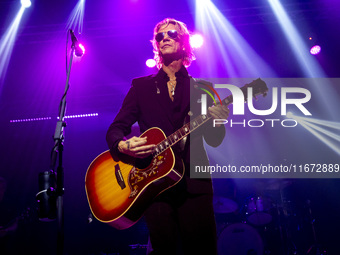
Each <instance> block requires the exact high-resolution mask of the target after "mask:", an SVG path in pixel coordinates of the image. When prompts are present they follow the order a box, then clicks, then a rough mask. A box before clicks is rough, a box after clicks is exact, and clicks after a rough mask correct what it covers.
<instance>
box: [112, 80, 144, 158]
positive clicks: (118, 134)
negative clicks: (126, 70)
mask: <svg viewBox="0 0 340 255" xmlns="http://www.w3.org/2000/svg"><path fill="white" fill-rule="evenodd" d="M137 95H138V93H137V87H136V86H135V84H134V81H132V86H131V88H130V90H129V92H128V93H127V95H126V97H125V99H124V101H123V104H122V107H121V108H120V110H119V112H118V114H117V116H116V117H115V119H114V121H113V123H112V124H111V125H110V127H109V129H108V131H107V133H106V142H107V144H108V146H109V149H110V152H111V155H112V157H113V158H114V159H116V158H119V157H120V156H121V153H120V152H119V150H118V143H119V142H120V141H122V140H124V138H125V136H127V135H128V134H130V133H131V126H132V125H133V124H134V123H135V122H136V121H138V116H139V107H138V97H137Z"/></svg>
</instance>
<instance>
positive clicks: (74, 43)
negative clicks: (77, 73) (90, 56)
mask: <svg viewBox="0 0 340 255" xmlns="http://www.w3.org/2000/svg"><path fill="white" fill-rule="evenodd" d="M69 31H70V35H71V40H72V46H71V47H74V54H75V55H76V56H77V57H81V56H82V55H83V54H84V50H83V49H82V48H81V46H80V43H79V42H78V39H77V37H76V35H75V34H74V32H73V30H72V29H70V30H69Z"/></svg>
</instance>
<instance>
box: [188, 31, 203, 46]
mask: <svg viewBox="0 0 340 255" xmlns="http://www.w3.org/2000/svg"><path fill="white" fill-rule="evenodd" d="M203 41H204V40H203V36H202V35H200V34H194V35H192V36H191V37H190V45H191V47H192V48H194V49H197V48H200V47H202V45H203Z"/></svg>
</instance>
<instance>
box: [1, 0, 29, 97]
mask: <svg viewBox="0 0 340 255" xmlns="http://www.w3.org/2000/svg"><path fill="white" fill-rule="evenodd" d="M24 11H25V7H23V6H21V8H20V10H19V12H18V13H17V15H16V16H15V18H14V20H13V22H12V23H11V25H10V26H9V28H8V29H7V30H6V31H5V33H4V35H3V36H2V37H1V39H0V92H1V90H2V83H3V80H4V78H5V74H6V71H7V67H8V63H9V60H10V57H11V54H12V50H13V46H14V42H15V38H16V35H17V32H18V27H19V24H20V21H21V18H22V15H23V13H24Z"/></svg>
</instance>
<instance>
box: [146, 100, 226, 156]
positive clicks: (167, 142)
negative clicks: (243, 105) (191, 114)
mask: <svg viewBox="0 0 340 255" xmlns="http://www.w3.org/2000/svg"><path fill="white" fill-rule="evenodd" d="M222 102H223V105H229V104H231V103H232V102H233V99H232V95H230V96H228V97H226V98H225V99H223V100H222ZM211 118H212V116H211V115H210V114H209V113H207V114H201V115H199V116H197V117H196V118H194V119H193V120H191V121H190V122H188V123H187V124H185V125H184V126H183V127H181V128H180V129H178V130H177V131H175V132H174V133H173V134H171V135H169V136H168V137H167V138H165V139H164V140H163V141H161V142H160V143H158V144H156V147H155V149H154V152H153V156H154V157H156V156H157V155H159V154H161V153H162V152H164V151H165V150H166V149H168V148H169V147H171V146H173V145H175V144H176V143H178V142H179V141H181V140H182V139H183V138H185V137H187V136H188V135H189V134H190V133H191V132H192V131H194V130H196V129H198V128H199V127H200V126H202V125H203V124H204V123H206V122H208V121H209V120H210V119H211Z"/></svg>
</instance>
